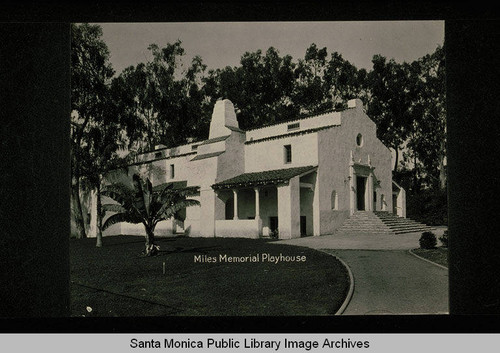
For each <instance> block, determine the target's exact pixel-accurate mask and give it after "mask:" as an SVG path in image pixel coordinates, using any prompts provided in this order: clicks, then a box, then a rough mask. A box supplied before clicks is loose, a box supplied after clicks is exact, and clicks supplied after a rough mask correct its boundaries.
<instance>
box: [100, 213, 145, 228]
mask: <svg viewBox="0 0 500 353" xmlns="http://www.w3.org/2000/svg"><path fill="white" fill-rule="evenodd" d="M121 222H127V223H134V224H138V223H142V220H141V219H139V218H135V217H132V216H131V215H130V214H129V213H116V214H114V215H111V216H109V217H108V218H107V219H106V221H105V222H104V224H103V225H102V229H103V230H105V229H107V228H109V227H111V226H112V225H113V224H116V223H121Z"/></svg>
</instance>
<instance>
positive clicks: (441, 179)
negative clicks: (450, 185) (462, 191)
mask: <svg viewBox="0 0 500 353" xmlns="http://www.w3.org/2000/svg"><path fill="white" fill-rule="evenodd" d="M445 148H446V143H445V141H444V140H443V141H442V142H441V151H440V152H441V153H440V154H439V187H440V188H441V190H444V189H446V167H445V165H444V159H445V158H446V153H445Z"/></svg>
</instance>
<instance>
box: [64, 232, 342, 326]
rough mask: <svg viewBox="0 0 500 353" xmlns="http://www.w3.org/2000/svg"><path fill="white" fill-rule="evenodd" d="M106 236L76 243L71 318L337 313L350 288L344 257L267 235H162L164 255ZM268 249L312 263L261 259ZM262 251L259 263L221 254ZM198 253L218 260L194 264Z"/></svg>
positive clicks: (136, 241) (140, 242) (138, 242)
mask: <svg viewBox="0 0 500 353" xmlns="http://www.w3.org/2000/svg"><path fill="white" fill-rule="evenodd" d="M103 242H104V246H103V247H102V248H96V247H95V239H80V240H77V239H72V240H71V242H70V261H71V313H72V316H87V317H88V316H108V317H115V316H164V315H186V316H192V315H214V316H218V315H273V316H274V315H331V314H334V313H335V312H336V311H337V310H338V308H339V307H340V306H341V305H342V303H343V301H344V299H345V297H346V295H347V292H348V289H349V277H348V273H347V271H346V269H345V268H344V267H343V266H342V265H341V264H340V263H339V262H338V260H336V259H335V258H334V257H333V256H329V255H327V254H325V253H322V252H319V251H316V250H312V249H308V248H303V247H296V246H290V245H284V244H279V243H274V242H269V241H265V240H261V239H227V238H226V239H223V238H185V237H178V238H159V239H158V240H157V244H158V245H160V253H159V255H158V256H154V257H141V256H140V253H141V251H142V250H143V248H144V238H143V237H138V236H115V237H105V238H104V240H103ZM267 253H269V254H271V255H274V256H279V255H280V253H281V254H283V255H284V256H306V261H303V262H278V263H272V262H267V261H262V255H261V254H267ZM257 254H259V255H260V259H259V262H238V263H229V262H223V261H222V262H221V261H219V260H220V258H219V256H220V255H227V256H228V257H231V256H249V255H257ZM198 255H206V256H208V257H215V258H217V262H201V263H200V262H197V263H195V261H194V257H195V256H198ZM163 263H165V274H163ZM87 307H90V308H92V310H91V311H90V312H89V310H90V309H89V310H87Z"/></svg>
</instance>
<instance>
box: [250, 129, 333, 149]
mask: <svg viewBox="0 0 500 353" xmlns="http://www.w3.org/2000/svg"><path fill="white" fill-rule="evenodd" d="M336 126H339V125H327V126H320V127H316V128H313V129H307V130H299V131H294V132H289V133H286V134H281V135H274V136H268V137H263V138H260V139H255V140H249V141H246V142H245V145H249V144H252V143H257V142H262V141H269V140H277V139H280V138H285V137H291V136H299V135H305V134H311V133H313V132H317V131H320V130H325V129H329V128H331V127H336Z"/></svg>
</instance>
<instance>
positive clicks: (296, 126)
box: [288, 123, 300, 131]
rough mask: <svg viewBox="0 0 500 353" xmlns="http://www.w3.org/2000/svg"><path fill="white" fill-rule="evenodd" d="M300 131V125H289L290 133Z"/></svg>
mask: <svg viewBox="0 0 500 353" xmlns="http://www.w3.org/2000/svg"><path fill="white" fill-rule="evenodd" d="M297 129H300V123H293V124H288V131H290V130H297Z"/></svg>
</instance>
